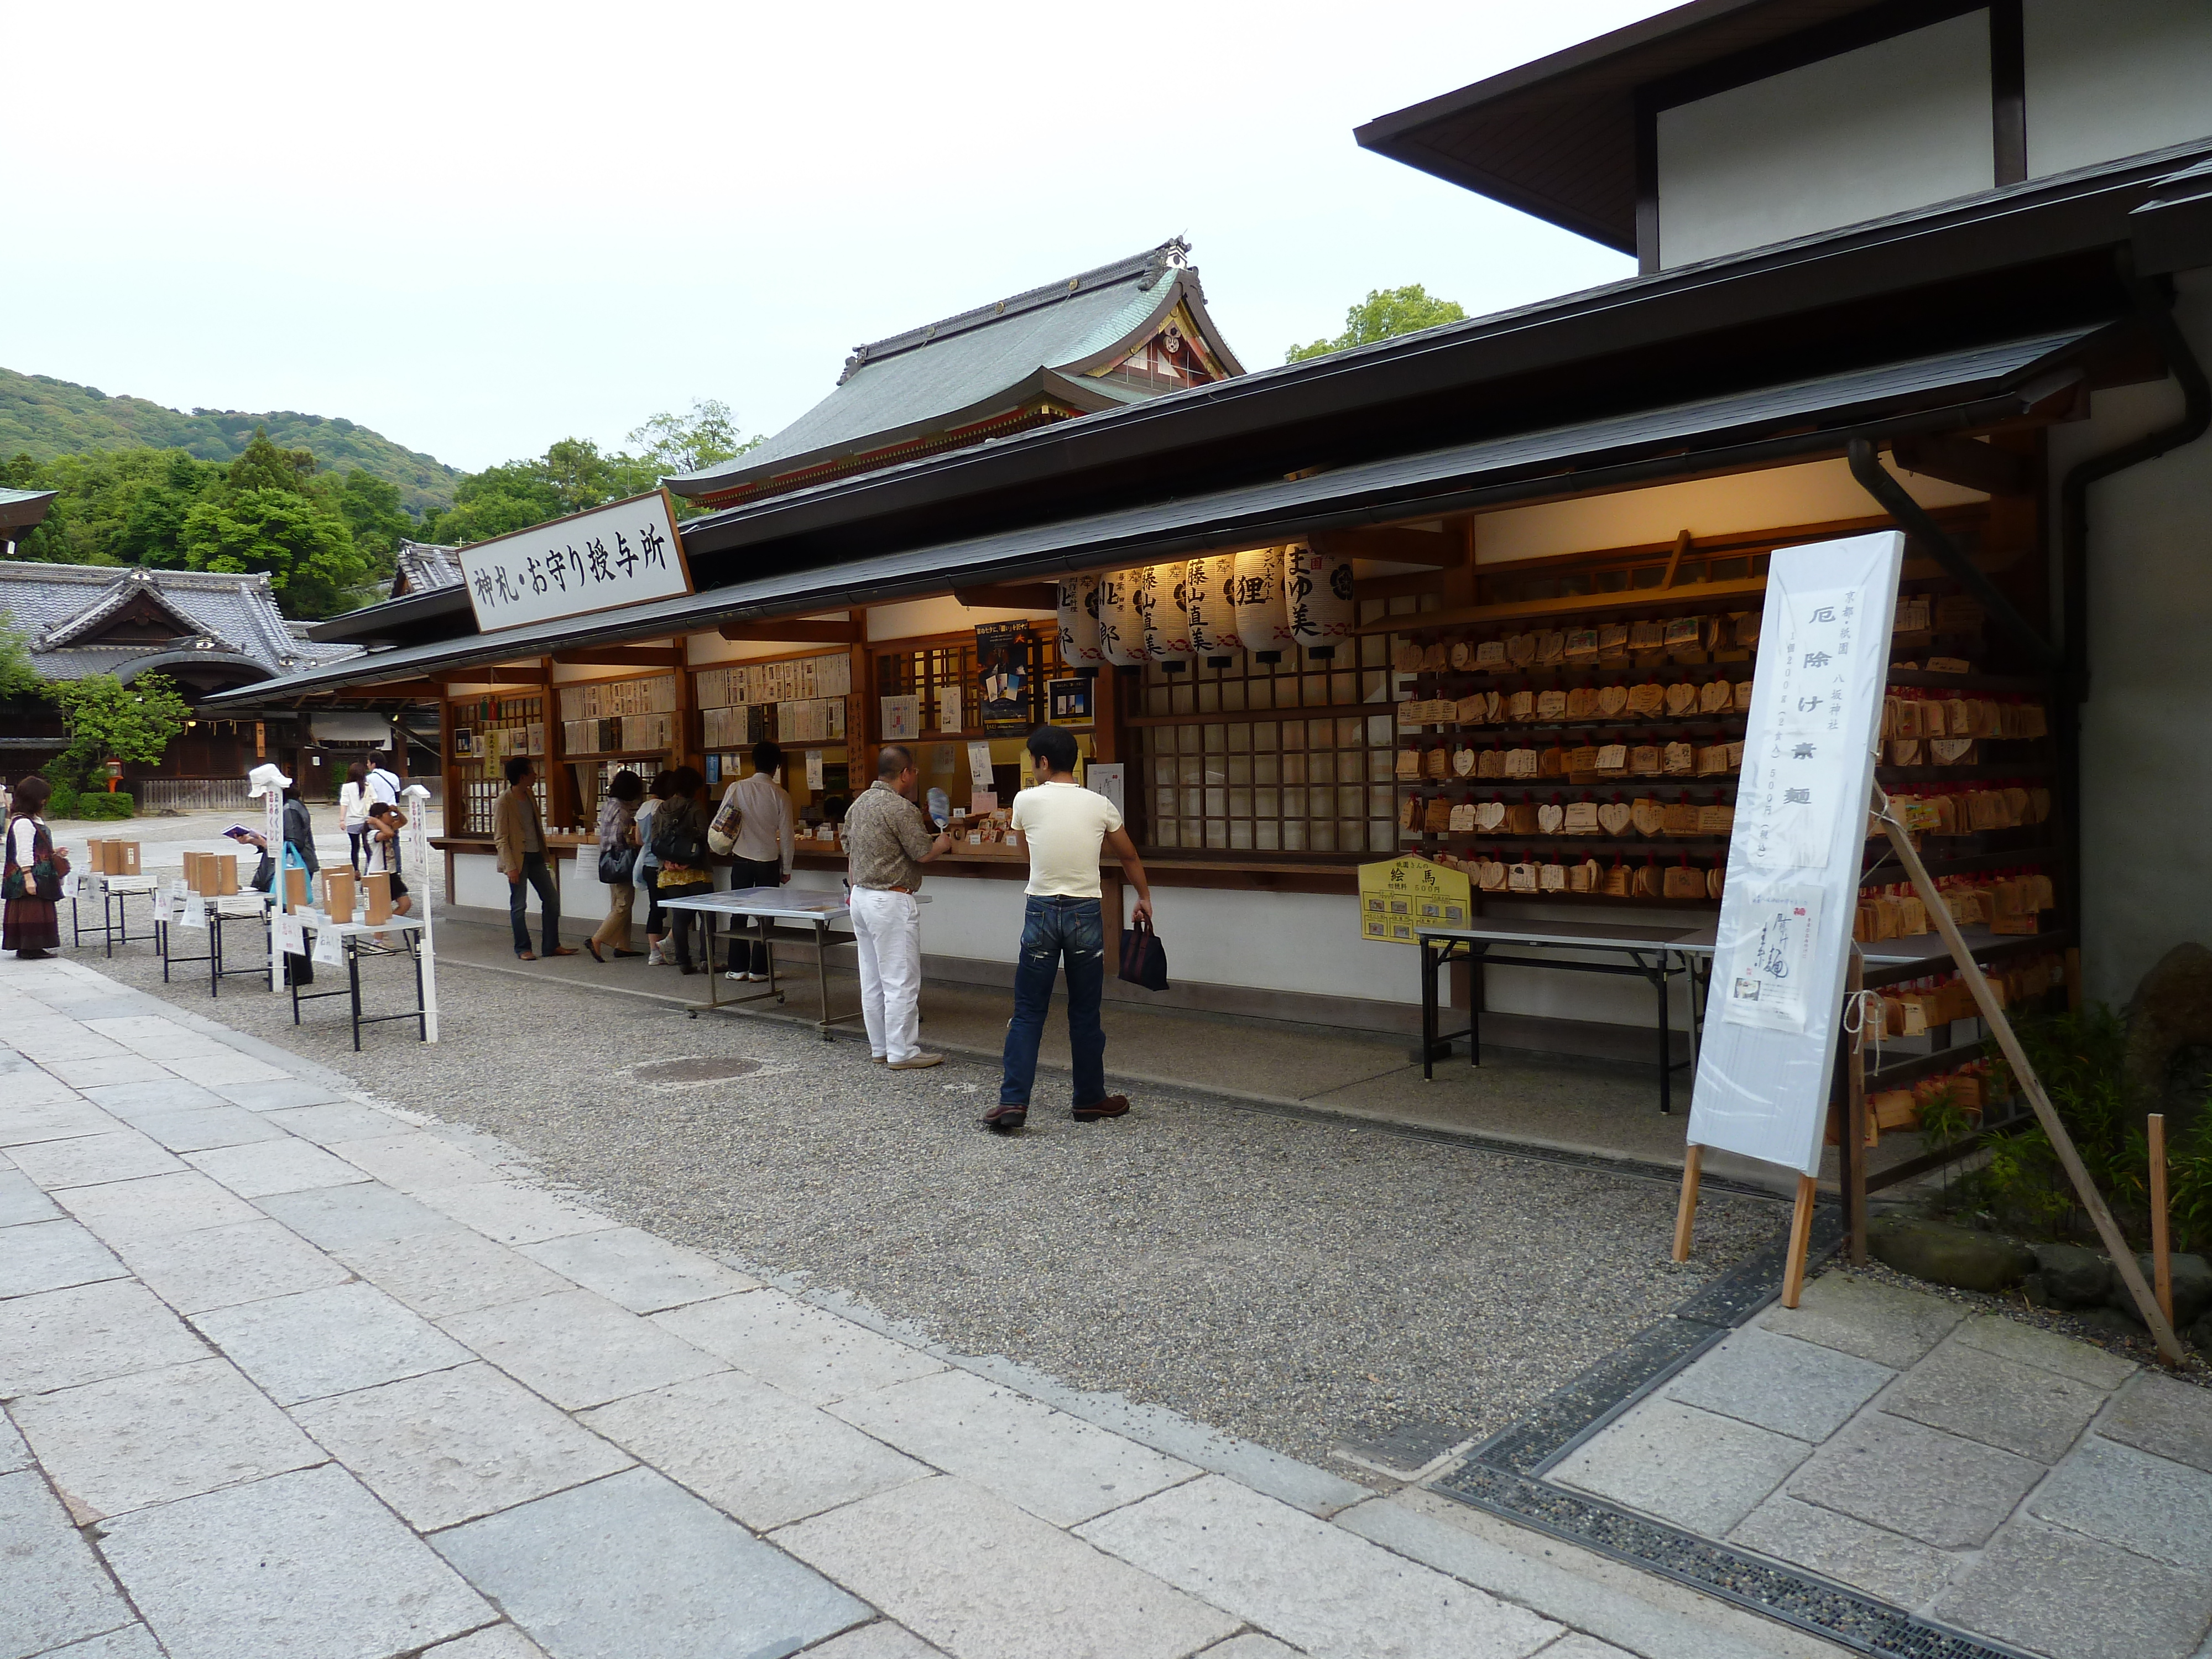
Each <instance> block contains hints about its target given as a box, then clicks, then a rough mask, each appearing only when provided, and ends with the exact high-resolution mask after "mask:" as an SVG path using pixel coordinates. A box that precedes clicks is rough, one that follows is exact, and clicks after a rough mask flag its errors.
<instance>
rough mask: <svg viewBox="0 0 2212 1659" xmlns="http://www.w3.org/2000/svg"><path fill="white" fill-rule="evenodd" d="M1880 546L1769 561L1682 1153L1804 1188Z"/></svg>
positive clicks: (1841, 959) (1853, 816)
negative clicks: (1791, 1174)
mask: <svg viewBox="0 0 2212 1659" xmlns="http://www.w3.org/2000/svg"><path fill="white" fill-rule="evenodd" d="M1904 560H1905V538H1904V537H1903V536H1902V535H1900V534H1899V533H1898V532H1894V531H1890V532H1883V533H1881V534H1880V535H1873V536H1854V537H1850V538H1847V539H1844V540H1842V541H1833V542H1819V543H1815V544H1813V545H1811V546H1808V547H1789V548H1782V549H1778V550H1777V551H1776V552H1775V554H1774V556H1773V558H1772V561H1771V564H1770V566H1769V568H1768V572H1767V581H1766V605H1765V611H1764V612H1763V613H1762V616H1761V618H1760V622H1759V668H1758V671H1757V673H1756V674H1754V675H1753V678H1752V694H1751V713H1750V717H1749V720H1748V723H1747V726H1746V729H1745V733H1744V750H1743V772H1742V775H1741V779H1740V781H1738V783H1737V786H1736V801H1735V826H1734V828H1733V829H1731V831H1730V832H1729V855H1728V875H1727V878H1726V880H1725V882H1724V884H1723V887H1722V890H1721V915H1720V923H1719V932H1718V934H1717V942H1716V945H1715V948H1714V954H1713V972H1712V988H1711V992H1710V993H1709V995H1708V1000H1707V1002H1706V1008H1705V1043H1704V1046H1703V1047H1702V1048H1700V1050H1699V1054H1698V1077H1697V1084H1696V1087H1695V1091H1694V1092H1693V1093H1692V1097H1691V1103H1690V1127H1689V1140H1690V1142H1691V1144H1692V1145H1693V1146H1712V1147H1717V1148H1719V1149H1721V1150H1722V1151H1724V1152H1737V1153H1741V1154H1742V1155H1743V1156H1745V1157H1747V1158H1758V1159H1759V1160H1761V1161H1762V1162H1764V1163H1768V1164H1779V1165H1781V1166H1782V1167H1783V1168H1784V1169H1790V1170H1797V1171H1799V1172H1800V1173H1801V1174H1803V1175H1808V1176H1810V1175H1817V1174H1818V1173H1819V1171H1820V1145H1821V1140H1822V1138H1823V1135H1824V1133H1825V1131H1826V1125H1827V1113H1828V1091H1829V1079H1830V1074H1831V1073H1832V1070H1833V1068H1834V1065H1835V1058H1836V1044H1837V1042H1838V1037H1839V1035H1840V1031H1841V1027H1842V1013H1843V1009H1842V1000H1843V984H1844V969H1845V966H1846V964H1847V963H1848V961H1849V958H1850V944H1851V921H1852V919H1853V917H1854V916H1855V915H1856V914H1857V898H1858V887H1859V873H1860V868H1861V860H1862V858H1863V849H1864V847H1865V840H1866V822H1867V806H1868V802H1869V798H1870V796H1871V793H1872V789H1873V784H1874V761H1875V741H1876V738H1877V734H1878V732H1879V731H1880V721H1881V698H1882V689H1883V685H1884V683H1885V681H1886V680H1887V672H1888V668H1889V635H1890V620H1891V615H1892V612H1893V610H1894V608H1895V605H1896V601H1897V582H1898V576H1899V573H1900V571H1901V570H1902V569H1903V567H1904Z"/></svg>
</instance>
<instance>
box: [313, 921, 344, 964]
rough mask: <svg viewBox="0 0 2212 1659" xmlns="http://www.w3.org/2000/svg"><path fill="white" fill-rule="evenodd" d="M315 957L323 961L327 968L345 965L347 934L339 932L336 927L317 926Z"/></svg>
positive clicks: (316, 959) (320, 961) (318, 960)
mask: <svg viewBox="0 0 2212 1659" xmlns="http://www.w3.org/2000/svg"><path fill="white" fill-rule="evenodd" d="M313 960H314V961H317V962H319V963H322V964H323V965H324V966H325V968H343V967H344V966H345V935H344V934H343V933H339V932H338V931H337V928H335V927H318V928H316V929H315V949H314V952H313Z"/></svg>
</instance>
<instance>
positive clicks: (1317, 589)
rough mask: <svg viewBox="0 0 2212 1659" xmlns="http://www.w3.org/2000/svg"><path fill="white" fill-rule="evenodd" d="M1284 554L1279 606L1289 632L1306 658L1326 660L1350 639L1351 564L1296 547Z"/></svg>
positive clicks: (1346, 559)
mask: <svg viewBox="0 0 2212 1659" xmlns="http://www.w3.org/2000/svg"><path fill="white" fill-rule="evenodd" d="M1283 551H1284V556H1285V558H1284V568H1283V603H1284V609H1285V613H1286V615H1287V616H1288V617H1289V619H1290V628H1291V635H1293V637H1295V638H1296V639H1297V642H1298V644H1299V645H1301V646H1303V647H1304V648H1305V653H1306V654H1307V655H1308V656H1310V657H1316V658H1319V659H1322V660H1323V661H1328V660H1329V659H1333V658H1334V656H1335V655H1336V647H1338V646H1340V645H1342V644H1346V643H1348V642H1349V641H1350V640H1351V638H1352V620H1353V617H1354V614H1355V611H1354V607H1353V605H1352V561H1351V560H1350V559H1349V558H1347V557H1346V556H1343V555H1341V554H1336V553H1316V551H1314V550H1313V549H1312V548H1310V547H1308V546H1306V545H1304V544H1298V545H1296V546H1292V547H1288V548H1285V549H1284V550H1283Z"/></svg>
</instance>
